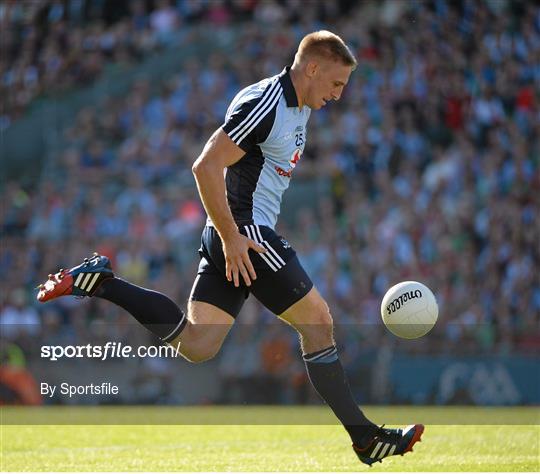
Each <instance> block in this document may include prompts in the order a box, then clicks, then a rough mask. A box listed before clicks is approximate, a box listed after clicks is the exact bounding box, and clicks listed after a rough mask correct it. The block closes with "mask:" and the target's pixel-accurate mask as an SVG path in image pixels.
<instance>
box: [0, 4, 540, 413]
mask: <svg viewBox="0 0 540 474" xmlns="http://www.w3.org/2000/svg"><path fill="white" fill-rule="evenodd" d="M23 3H24V2H23ZM87 3H88V2H84V1H82V0H81V1H80V2H70V3H69V5H70V6H71V7H72V9H75V7H74V5H79V16H78V17H77V16H76V15H75V16H69V20H66V15H67V13H66V12H65V11H63V12H62V13H59V12H58V11H57V10H59V9H61V8H64V9H66V6H65V4H64V3H63V2H45V1H44V2H32V5H36V6H35V7H32V8H30V7H28V6H27V9H28V10H32V11H34V10H35V12H42V11H43V8H44V5H47V10H46V11H47V12H48V13H47V15H46V16H45V17H43V15H42V17H43V18H42V19H41V24H45V25H46V28H45V30H43V31H41V30H39V29H37V27H36V26H35V24H34V25H33V26H32V25H30V26H29V25H28V24H27V23H25V21H24V19H22V18H27V17H29V18H32V15H31V14H30V13H28V12H27V15H26V16H25V15H22V14H19V15H16V14H15V13H13V12H14V11H19V10H24V8H23V7H19V6H18V2H12V3H9V2H8V6H3V8H2V10H1V12H2V21H4V22H6V21H8V20H9V24H10V25H11V29H10V32H11V33H10V36H9V41H8V42H9V43H10V44H11V45H15V44H17V45H19V46H18V48H19V49H18V52H17V54H12V55H11V56H9V57H8V59H7V60H4V62H3V64H2V78H3V82H2V93H3V94H7V95H8V96H10V97H11V100H13V101H14V102H13V103H11V105H9V106H8V107H7V108H6V111H7V114H8V117H9V118H10V119H11V118H15V117H17V116H20V115H21V114H22V113H24V110H25V107H26V105H27V104H28V103H29V101H30V100H31V98H32V97H34V96H35V95H37V94H47V93H48V92H49V91H50V90H52V89H53V88H56V87H59V86H61V84H62V83H63V82H62V81H66V83H69V85H70V86H77V87H80V86H83V85H84V84H85V83H86V82H85V81H89V80H93V78H95V77H97V75H98V74H99V72H100V71H101V69H102V65H103V64H104V62H109V63H111V64H118V63H121V62H122V61H124V60H125V58H126V57H131V58H139V59H140V58H141V57H142V56H144V55H147V54H150V53H151V52H155V49H154V48H158V49H159V48H161V47H163V48H167V47H175V48H189V47H190V44H191V42H193V41H196V36H193V35H191V36H190V35H188V36H178V35H175V34H174V33H175V32H177V31H180V30H182V29H183V28H187V26H186V24H188V23H190V24H196V25H198V26H203V27H206V28H231V29H233V31H235V33H236V34H235V36H234V41H235V45H234V51H236V52H237V53H235V54H234V55H225V54H221V53H219V52H214V53H212V54H210V55H209V56H208V57H207V58H201V59H200V60H189V61H186V62H185V63H184V64H183V66H182V71H181V73H179V74H177V75H175V76H172V77H165V78H163V80H162V82H161V83H159V84H150V83H149V82H148V81H145V80H139V81H137V82H136V83H135V84H134V86H133V87H132V88H131V90H130V91H129V93H126V94H125V95H123V96H121V97H109V98H106V99H104V101H103V102H102V103H99V104H93V105H89V106H87V107H85V108H84V109H82V110H81V111H80V112H79V113H78V115H77V117H76V118H74V120H73V122H72V125H71V126H69V127H68V128H67V129H66V130H65V131H64V134H63V143H64V145H63V148H62V151H61V152H60V153H58V154H57V155H56V156H54V157H53V160H54V161H53V164H54V166H53V168H54V173H46V174H44V176H43V177H42V179H41V180H40V182H39V183H36V186H35V187H32V188H24V187H22V186H21V184H20V183H18V182H10V183H7V185H6V186H5V187H4V189H3V190H2V196H1V199H2V202H3V203H5V209H3V214H2V221H1V222H0V225H1V226H2V234H3V237H2V240H3V243H2V248H1V249H0V278H1V286H2V295H1V298H2V301H1V307H0V308H1V310H0V323H1V324H2V325H3V326H2V327H3V331H5V330H6V329H8V328H9V324H11V323H13V322H17V323H21V322H24V323H27V324H28V327H27V329H24V328H23V329H21V328H20V327H18V328H17V329H16V331H15V330H14V331H15V332H16V334H9V337H11V338H12V339H13V340H17V341H19V342H20V344H21V345H22V346H24V347H25V348H27V349H28V350H29V351H30V352H32V347H33V346H34V344H33V341H35V338H36V337H39V336H40V335H41V336H45V337H47V338H52V339H54V340H57V341H59V342H65V343H70V341H77V340H87V339H88V338H89V337H92V335H94V336H95V337H107V335H108V338H109V340H110V338H111V337H116V338H118V339H119V340H129V341H133V340H134V339H140V338H143V339H144V338H145V337H146V334H145V333H144V330H142V329H140V328H139V327H138V326H137V325H134V324H127V323H129V322H131V319H130V317H129V316H128V315H126V314H125V313H124V312H122V311H121V310H119V309H118V308H116V307H114V306H113V305H110V304H105V303H104V302H103V301H99V300H97V299H96V300H84V301H80V300H76V299H71V298H63V299H60V300H57V301H56V302H52V303H48V304H47V305H43V306H39V307H38V306H37V305H36V304H35V303H34V302H33V292H32V287H33V286H35V285H36V284H37V283H39V282H41V281H42V280H43V278H44V277H45V276H46V275H47V274H48V273H53V272H55V271H57V270H58V268H59V267H67V266H69V265H73V264H75V263H77V262H79V261H80V260H81V258H82V257H84V256H87V255H88V254H89V252H91V251H93V250H96V251H98V252H101V253H104V254H106V255H108V256H110V257H111V259H112V260H113V265H114V268H115V270H116V273H117V274H118V275H121V276H122V277H124V278H126V279H129V280H131V281H133V282H135V283H137V284H140V285H144V286H147V287H151V288H155V289H159V290H160V291H163V292H165V293H167V294H168V295H170V296H171V297H172V298H174V299H175V300H176V301H178V302H183V301H185V299H186V297H187V295H188V294H189V291H190V288H191V283H192V280H193V277H194V275H195V273H196V268H197V253H196V249H197V246H198V240H199V237H200V231H201V228H202V226H203V225H204V220H205V214H204V209H203V208H202V206H201V204H200V201H199V198H198V195H197V192H196V189H195V187H194V181H193V179H192V177H191V164H192V162H193V161H194V159H195V158H196V157H197V156H198V154H199V153H200V151H201V150H202V147H203V145H204V143H205V141H206V139H207V138H208V137H209V136H210V135H211V133H212V132H213V131H214V130H215V128H216V127H218V126H219V125H220V124H221V123H222V122H223V117H224V115H225V111H226V108H227V106H228V103H229V102H230V100H231V99H232V97H234V95H235V93H236V92H237V91H238V90H239V89H240V88H242V87H243V86H245V85H248V84H250V83H252V82H256V81H258V80H259V79H261V78H262V77H265V76H268V75H273V74H277V73H279V72H280V71H281V70H282V68H283V66H284V65H286V64H290V63H291V60H292V55H293V53H294V50H295V48H296V46H297V44H298V42H299V40H300V39H301V37H302V36H303V35H304V34H306V33H308V32H310V31H313V30H316V29H320V28H328V29H331V30H332V31H334V32H336V33H339V34H340V35H341V36H342V37H343V38H344V39H345V40H346V41H347V42H348V43H349V44H350V45H351V46H352V48H353V49H354V52H355V54H356V56H357V58H358V61H359V66H358V68H357V70H356V71H355V72H354V73H353V75H352V76H351V80H350V82H349V84H348V86H347V87H346V90H345V93H344V95H343V97H342V99H341V100H340V101H339V102H338V103H331V104H329V105H328V106H327V107H326V108H324V109H323V110H322V111H318V112H315V113H313V114H312V117H311V120H310V124H309V128H308V140H307V148H306V151H305V153H304V155H303V158H302V162H301V163H300V164H299V165H298V166H297V167H296V169H295V174H294V177H293V182H292V183H291V186H292V187H294V186H295V181H302V182H303V183H305V184H306V185H307V186H309V185H310V183H311V184H313V183H314V182H316V181H320V180H324V181H325V182H326V183H328V185H329V187H328V191H329V192H328V193H326V194H325V195H324V196H323V195H321V196H320V199H318V200H314V201H313V205H312V206H309V207H301V208H298V209H293V208H292V206H294V204H293V203H290V204H288V206H289V207H288V208H287V209H284V211H283V213H284V215H285V216H286V215H289V216H293V217H292V218H289V219H283V220H282V222H281V223H280V225H279V226H278V230H279V231H280V232H281V233H282V234H283V235H284V236H286V237H287V239H288V240H289V241H290V242H291V244H292V245H293V246H294V247H295V248H296V250H297V251H298V253H299V256H300V259H301V261H302V263H303V265H304V266H305V268H306V270H307V271H308V273H309V274H310V276H311V277H312V279H313V280H314V282H315V284H316V285H317V287H318V288H319V290H320V291H321V293H322V294H323V295H324V296H325V297H326V298H327V300H328V301H329V304H330V308H331V311H332V313H333V316H334V320H335V322H336V338H337V341H338V345H339V346H341V348H342V351H343V360H344V361H345V363H346V365H348V366H349V367H351V368H353V369H354V370H355V371H357V373H359V372H361V371H363V370H368V369H367V368H365V366H366V365H367V364H365V363H364V362H362V361H366V360H372V359H369V358H370V357H371V358H373V357H376V354H377V351H378V349H379V348H380V347H381V344H382V346H384V347H387V346H389V345H390V346H391V347H390V349H389V350H394V349H396V348H398V349H399V350H405V351H409V352H433V351H438V352H442V353H452V352H454V353H455V351H456V350H458V351H460V352H461V353H470V354H492V353H503V354H507V353H531V352H533V353H537V352H538V349H539V348H540V271H539V269H540V250H539V242H540V219H539V214H540V170H539V168H540V142H539V137H540V133H539V132H540V93H539V91H540V88H539V87H538V86H539V84H540V7H539V6H538V5H537V4H534V2H526V1H522V2H518V1H512V2H510V1H499V2H477V1H473V0H462V1H459V2H447V1H444V0H433V1H429V2H420V1H418V2H416V1H415V2H413V1H411V2H399V1H397V2H391V1H388V2H384V3H382V4H380V5H378V6H377V5H375V4H374V3H369V2H367V3H365V2H364V3H359V4H357V3H356V2H352V1H342V2H301V1H297V0H287V1H285V0H283V1H264V2H263V1H256V0H231V1H219V2H218V1H212V2H210V1H203V2H191V1H189V0H186V1H181V0H179V1H177V2H169V1H158V2H154V3H155V4H152V6H151V7H149V4H150V3H152V2H143V1H137V2H129V5H130V9H129V14H126V16H120V18H115V19H113V20H111V19H109V20H108V21H109V23H110V24H106V22H105V21H104V19H103V18H96V17H95V16H94V17H92V16H91V14H90V13H88V11H86V13H85V15H90V16H87V17H85V18H86V19H88V18H90V19H91V20H92V21H83V20H82V18H83V16H81V15H83V14H82V13H81V12H83V10H84V8H83V7H84V6H85V5H87ZM97 3H107V2H105V0H103V2H97ZM61 5H63V6H61ZM10 8H11V10H10ZM87 10H88V9H87ZM7 11H10V12H11V14H10V15H11V16H9V17H8V15H7V14H6V12H7ZM55 11H56V13H55ZM69 15H72V14H71V13H70V14H69ZM94 15H95V13H94ZM75 18H77V19H75ZM73 21H75V22H76V24H77V25H78V27H77V28H75V29H73V30H72V29H70V30H69V33H66V31H67V29H66V28H67V27H66V25H67V24H68V23H71V22H73ZM232 23H234V24H235V26H234V27H233V26H232ZM158 33H160V35H161V36H159V35H157V34H158ZM65 35H69V36H68V37H69V40H68V41H66V39H67V38H66V36H65ZM156 35H157V36H156ZM62 37H63V38H64V40H63V41H64V42H63V43H62V41H61V38H62ZM163 37H166V40H163V39H159V38H163ZM36 38H39V39H40V41H36ZM106 38H109V41H107V40H106ZM38 44H39V46H38ZM61 44H64V46H65V48H67V49H63V48H62V47H61ZM111 45H112V46H111ZM126 45H129V46H126ZM127 52H129V53H127ZM156 54H157V53H156ZM55 57H56V58H57V59H56V60H55V59H54V58H55ZM69 58H75V59H73V60H70V59H69ZM92 58H93V59H92ZM98 58H99V59H98ZM98 63H99V65H100V67H98V68H96V69H95V71H96V74H95V75H92V74H90V75H86V73H82V75H83V76H84V78H83V79H81V77H79V76H78V74H79V73H78V72H77V71H81V70H86V68H87V67H90V69H92V64H98ZM52 64H56V66H54V67H52V66H51V65H52ZM74 65H75V66H74ZM81 68H82V69H81ZM31 70H34V72H33V73H30V72H29V71H31ZM47 71H50V72H47ZM58 74H60V76H61V77H62V80H61V81H59V80H58V78H59V77H60V76H58ZM14 91H17V93H14ZM19 93H20V94H21V95H22V96H24V97H25V99H24V100H21V101H20V102H19V99H18V98H17V97H18V96H19ZM26 99H28V100H26ZM313 186H314V185H313ZM312 189H315V188H314V187H313V188H312ZM187 249H189V251H187ZM411 279H412V280H419V281H422V282H424V283H425V284H427V285H428V286H429V287H431V288H432V289H433V290H434V292H435V294H436V296H437V299H438V303H439V308H440V316H439V323H438V324H437V327H436V330H435V335H434V336H433V337H429V338H423V339H420V340H418V341H415V342H414V344H412V343H405V342H398V341H396V340H394V339H393V338H390V336H389V334H388V332H386V330H385V329H384V327H382V325H381V323H380V316H379V305H380V300H381V298H382V295H383V294H384V292H385V291H386V289H387V288H389V287H390V286H392V285H393V284H395V283H397V282H399V281H402V280H411ZM238 322H239V323H240V329H238V331H237V334H233V335H232V336H231V341H229V342H228V343H226V345H225V347H224V349H223V354H222V356H221V357H222V359H220V361H221V362H220V370H221V372H222V375H223V380H224V383H225V384H229V385H227V386H231V387H236V389H237V390H239V391H240V392H242V390H247V391H249V390H250V387H252V386H251V385H249V384H248V385H246V384H244V383H243V381H242V380H243V379H242V377H243V376H242V375H239V371H233V370H231V367H238V364H239V363H240V361H243V362H242V364H243V366H245V367H244V372H242V373H244V374H247V375H246V377H248V379H249V377H251V380H252V379H253V377H255V376H257V377H258V379H260V380H263V381H266V382H264V383H266V384H267V385H265V386H266V387H269V386H270V385H268V384H269V383H274V384H275V385H274V388H275V390H273V391H272V390H270V389H268V390H266V391H265V392H264V393H265V394H266V396H268V397H270V398H272V397H273V396H275V397H277V398H279V396H280V394H281V393H283V392H282V391H281V389H280V387H283V386H289V387H291V386H292V387H295V390H296V391H295V393H294V394H292V395H290V396H289V399H290V400H293V399H294V400H296V401H298V400H303V399H305V397H306V396H307V395H306V392H305V391H304V387H305V386H306V383H307V382H306V379H305V376H304V375H303V368H302V366H301V365H298V364H299V362H301V360H300V359H299V349H298V342H297V339H296V335H295V333H294V332H293V331H292V330H291V329H290V328H288V327H286V326H284V325H281V326H279V325H276V323H275V317H274V316H273V315H271V314H269V313H268V312H267V311H266V310H265V309H264V308H262V306H260V305H259V304H258V303H257V302H255V301H254V302H251V303H250V305H249V309H247V310H246V311H244V313H242V314H241V315H240V317H239V321H238ZM101 323H105V325H104V324H101ZM104 327H106V328H107V329H106V331H105V333H106V334H105V335H104V334H103V333H104V329H103V328H104ZM9 331H11V330H9ZM233 333H234V331H233ZM4 334H7V333H5V332H4ZM389 341H390V342H389ZM132 343H133V342H132ZM239 347H242V348H243V349H242V350H240V349H239ZM246 351H247V352H246ZM246 353H249V354H251V356H250V357H242V355H243V354H244V355H245V354H246ZM227 361H229V362H227ZM293 361H294V362H293ZM297 362H298V363H297ZM269 381H273V382H269ZM291 381H293V383H292V385H291ZM230 393H235V392H234V390H233V391H232V392H231V390H225V391H224V395H223V397H222V398H224V399H227V397H229V396H230V395H227V394H230ZM258 393H262V392H260V391H259V392H258ZM272 394H274V395H272ZM244 396H247V395H244ZM277 398H276V401H279V400H277ZM240 399H241V397H240ZM226 401H230V400H226ZM266 401H268V400H266ZM262 402H265V400H262Z"/></svg>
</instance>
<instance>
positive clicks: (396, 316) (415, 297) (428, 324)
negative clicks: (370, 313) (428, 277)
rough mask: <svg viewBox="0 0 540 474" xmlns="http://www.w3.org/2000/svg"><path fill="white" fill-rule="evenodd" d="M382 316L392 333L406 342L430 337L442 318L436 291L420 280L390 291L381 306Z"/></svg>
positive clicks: (400, 284) (401, 284) (405, 282)
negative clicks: (430, 333) (428, 334)
mask: <svg viewBox="0 0 540 474" xmlns="http://www.w3.org/2000/svg"><path fill="white" fill-rule="evenodd" d="M381 316H382V320H383V322H384V324H385V326H386V327H387V328H388V330H389V331H390V332H392V333H393V334H395V335H396V336H398V337H402V338H404V339H416V338H418V337H422V336H424V335H426V334H427V333H428V332H429V331H431V329H432V328H433V326H434V325H435V323H436V322H437V318H438V316H439V307H438V306H437V301H436V300H435V296H434V295H433V292H432V291H431V290H430V289H429V288H428V287H427V286H426V285H423V284H422V283H419V282H417V281H403V282H401V283H398V284H397V285H394V286H393V287H392V288H390V289H389V290H388V291H387V292H386V294H385V295H384V298H383V300H382V303H381Z"/></svg>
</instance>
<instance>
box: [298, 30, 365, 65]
mask: <svg viewBox="0 0 540 474" xmlns="http://www.w3.org/2000/svg"><path fill="white" fill-rule="evenodd" d="M312 57H323V58H325V59H330V60H333V61H341V62H342V63H343V64H344V65H346V66H351V67H352V68H353V69H355V68H356V66H357V64H358V63H357V61H356V58H355V57H354V54H353V53H352V52H351V50H350V49H349V47H348V46H347V45H346V44H345V42H344V41H343V40H342V39H341V38H340V37H339V36H338V35H336V34H334V33H332V32H331V31H327V30H320V31H315V32H313V33H309V34H308V35H306V36H304V38H303V39H302V41H301V42H300V44H299V46H298V51H297V52H296V56H295V62H303V61H304V60H305V59H309V58H312Z"/></svg>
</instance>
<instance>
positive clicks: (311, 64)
mask: <svg viewBox="0 0 540 474" xmlns="http://www.w3.org/2000/svg"><path fill="white" fill-rule="evenodd" d="M318 69H319V63H318V62H317V61H315V60H313V59H310V60H309V61H308V62H307V64H306V76H308V77H309V78H312V77H313V76H315V75H316V74H317V70H318Z"/></svg>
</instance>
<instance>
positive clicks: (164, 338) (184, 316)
mask: <svg viewBox="0 0 540 474" xmlns="http://www.w3.org/2000/svg"><path fill="white" fill-rule="evenodd" d="M184 319H186V313H184V314H183V315H182V319H181V320H180V322H179V323H178V324H177V325H176V327H175V328H174V329H173V330H172V331H171V332H170V333H169V335H168V336H166V337H163V338H162V340H163V341H166V340H167V339H169V337H171V336H172V335H173V334H174V332H175V331H176V330H177V329H178V328H179V327H180V325H181V324H182V323H183V322H184Z"/></svg>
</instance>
